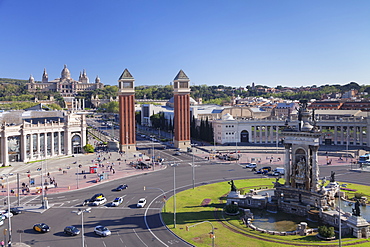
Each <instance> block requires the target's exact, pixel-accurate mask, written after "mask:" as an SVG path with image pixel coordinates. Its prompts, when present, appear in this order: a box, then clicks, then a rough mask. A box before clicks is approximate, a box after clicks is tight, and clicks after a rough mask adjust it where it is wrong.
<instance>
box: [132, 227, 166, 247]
mask: <svg viewBox="0 0 370 247" xmlns="http://www.w3.org/2000/svg"><path fill="white" fill-rule="evenodd" d="M132 230H133V231H134V233H135V234H136V237H137V238H138V239H139V240H140V241H141V242H142V243H143V244H144V245H145V246H148V245H146V244H145V243H144V241H143V240H142V239H141V238H140V237H139V235H138V234H137V233H136V231H135V229H132ZM159 241H160V240H159Z"/></svg>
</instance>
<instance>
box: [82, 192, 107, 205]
mask: <svg viewBox="0 0 370 247" xmlns="http://www.w3.org/2000/svg"><path fill="white" fill-rule="evenodd" d="M103 197H104V195H103V193H97V194H95V195H93V197H91V198H90V199H86V200H85V201H84V202H83V203H82V206H85V205H88V204H90V203H93V202H94V201H96V200H97V199H100V198H103Z"/></svg>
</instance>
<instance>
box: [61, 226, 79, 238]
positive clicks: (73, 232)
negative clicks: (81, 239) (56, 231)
mask: <svg viewBox="0 0 370 247" xmlns="http://www.w3.org/2000/svg"><path fill="white" fill-rule="evenodd" d="M64 233H65V234H67V235H70V236H76V235H78V234H80V230H78V229H77V228H76V227H74V226H66V227H65V228H64Z"/></svg>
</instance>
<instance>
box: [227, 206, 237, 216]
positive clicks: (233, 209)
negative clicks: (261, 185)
mask: <svg viewBox="0 0 370 247" xmlns="http://www.w3.org/2000/svg"><path fill="white" fill-rule="evenodd" d="M225 211H226V213H229V214H236V213H237V212H239V207H238V205H236V204H229V205H226V206H225Z"/></svg>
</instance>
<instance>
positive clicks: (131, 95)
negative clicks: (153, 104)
mask: <svg viewBox="0 0 370 247" xmlns="http://www.w3.org/2000/svg"><path fill="white" fill-rule="evenodd" d="M134 81H135V79H134V78H133V77H132V75H131V74H130V72H129V71H128V69H125V70H124V71H123V73H122V75H121V76H120V78H119V79H118V90H119V91H118V97H119V116H120V119H119V125H120V129H119V138H120V146H119V149H120V150H121V151H125V152H130V151H135V150H136V138H135V88H134Z"/></svg>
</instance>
